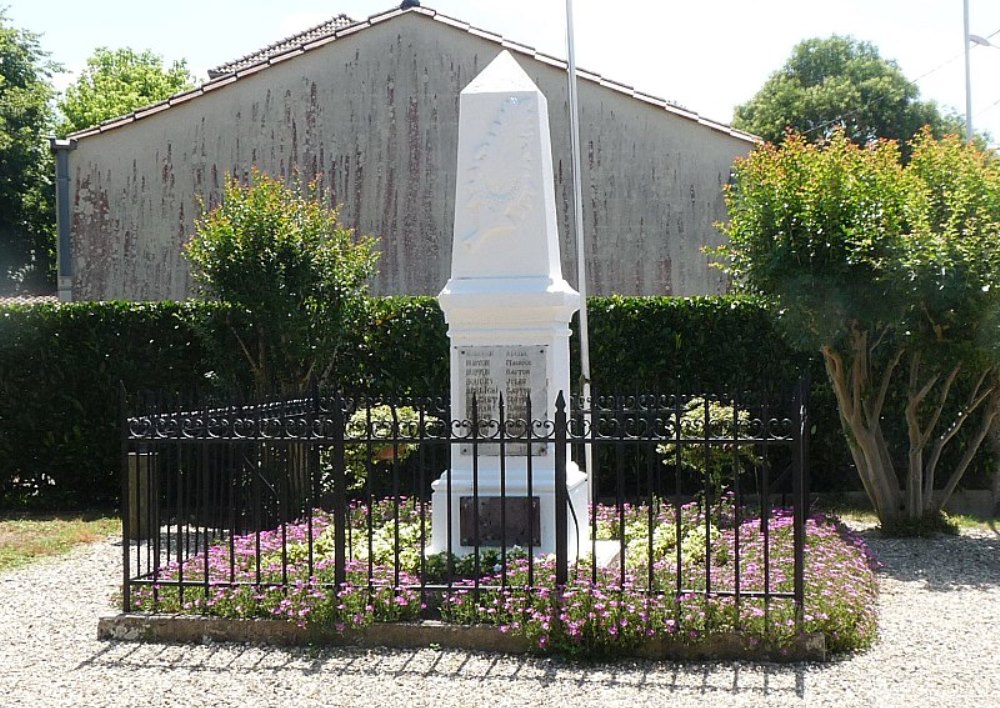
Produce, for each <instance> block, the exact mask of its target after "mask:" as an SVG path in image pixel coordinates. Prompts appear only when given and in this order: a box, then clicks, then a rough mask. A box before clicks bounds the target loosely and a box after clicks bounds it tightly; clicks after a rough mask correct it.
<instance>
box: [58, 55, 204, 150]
mask: <svg viewBox="0 0 1000 708" xmlns="http://www.w3.org/2000/svg"><path fill="white" fill-rule="evenodd" d="M191 85H192V78H191V74H189V73H188V70H187V65H186V63H185V62H184V61H175V62H174V63H173V64H171V66H170V68H164V66H163V59H162V58H161V57H160V56H158V55H156V54H153V53H152V52H150V51H148V50H147V51H143V52H136V51H134V50H132V49H129V48H127V47H126V48H124V49H116V50H114V51H112V50H110V49H108V48H106V47H98V48H97V49H95V50H94V53H93V54H92V55H91V56H90V57H89V58H88V59H87V66H86V68H84V69H83V71H81V72H80V76H79V77H78V78H77V79H76V81H74V82H73V83H72V84H70V85H69V86H68V87H67V88H66V93H65V95H64V96H63V97H62V98H61V99H60V101H59V106H58V107H59V112H60V113H61V114H62V121H61V122H60V124H59V127H58V133H59V135H61V136H65V135H67V134H69V133H72V132H74V131H77V130H83V129H85V128H90V127H92V126H95V125H98V124H99V123H101V122H103V121H106V120H110V119H111V118H117V117H118V116H123V115H125V114H127V113H131V112H132V111H134V110H135V109H137V108H142V107H143V106H148V105H149V104H151V103H156V102H157V101H162V100H163V99H165V98H169V97H170V96H172V95H174V94H176V93H180V92H181V91H184V90H186V89H188V88H191Z"/></svg>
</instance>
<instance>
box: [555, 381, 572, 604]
mask: <svg viewBox="0 0 1000 708" xmlns="http://www.w3.org/2000/svg"><path fill="white" fill-rule="evenodd" d="M555 439H556V450H555V487H556V490H555V504H556V509H555V524H556V585H557V586H559V587H562V586H564V585H566V582H567V580H568V578H569V548H568V543H567V541H568V537H567V531H568V529H567V528H566V524H567V522H568V519H567V514H566V505H567V504H568V503H569V494H568V492H567V489H566V399H565V397H564V396H563V392H562V391H560V392H559V396H558V397H557V398H556V419H555Z"/></svg>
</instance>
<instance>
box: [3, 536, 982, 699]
mask: <svg viewBox="0 0 1000 708" xmlns="http://www.w3.org/2000/svg"><path fill="white" fill-rule="evenodd" d="M865 533H866V534H867V535H868V539H869V543H870V544H871V546H872V547H873V548H874V549H875V551H876V553H877V554H878V555H879V557H880V559H881V560H882V562H883V563H884V568H883V570H882V572H881V584H882V595H881V601H880V604H881V623H880V627H881V638H880V641H879V643H878V644H877V645H876V646H875V647H874V648H873V649H872V650H871V651H869V652H867V653H865V654H862V655H859V656H855V657H851V658H847V659H843V660H840V661H835V662H831V663H827V664H799V665H790V666H779V665H770V664H748V663H741V662H719V663H707V664H676V663H671V662H658V663H654V662H638V661H622V662H620V663H615V664H599V665H581V664H572V663H568V662H564V661H560V660H555V659H546V658H535V657H528V658H525V657H506V656H495V655H489V654H480V653H470V652H459V651H440V650H433V649H421V650H408V651H404V650H374V651H372V650H360V649H321V650H310V649H275V648H262V647H252V646H244V645H238V644H236V645H234V644H211V645H199V646H179V645H147V644H136V643H127V642H99V641H97V640H96V639H95V637H96V631H97V619H98V617H100V616H102V615H107V614H112V613H113V612H114V608H113V606H112V601H111V595H112V593H113V592H114V588H115V584H116V582H117V581H118V580H119V576H118V573H120V570H118V568H120V565H119V563H118V560H119V556H120V551H121V548H120V545H117V544H116V543H115V542H114V541H105V542H101V543H97V544H94V545H91V546H86V547H83V548H80V549H77V550H76V551H74V552H73V553H72V554H71V555H69V556H66V557H63V558H60V559H53V560H46V561H42V562H39V563H37V564H34V565H31V566H29V567H27V568H23V569H20V570H17V571H13V572H7V573H3V574H0V612H2V613H3V614H4V617H3V621H2V622H0V706H33V707H34V706H45V707H47V706H140V705H141V706H195V705H197V706H209V705H211V706H253V707H256V706H355V707H358V706H434V707H435V708H443V707H444V706H452V705H454V706H480V705H489V706H494V707H499V706H521V705H530V706H549V705H551V706H565V705H571V706H574V708H577V707H579V706H591V705H592V706H630V707H635V706H646V705H648V706H661V705H670V706H716V705H717V706H727V707H728V706H838V707H848V706H879V707H882V706H886V707H888V706H907V707H912V706H934V707H935V708H945V707H947V706H961V707H962V708H976V707H979V706H1000V666H998V664H1000V537H997V536H995V535H993V534H990V533H978V534H975V533H968V532H967V533H966V535H964V536H962V537H958V538H939V539H934V540H898V539H882V538H879V537H878V536H877V535H876V534H875V533H874V532H870V531H869V532H865Z"/></svg>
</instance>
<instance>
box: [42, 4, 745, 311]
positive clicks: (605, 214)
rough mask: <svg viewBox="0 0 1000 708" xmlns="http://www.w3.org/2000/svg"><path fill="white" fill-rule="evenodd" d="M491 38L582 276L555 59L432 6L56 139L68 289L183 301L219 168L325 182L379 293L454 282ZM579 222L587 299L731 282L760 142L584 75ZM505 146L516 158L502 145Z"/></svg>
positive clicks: (567, 268)
mask: <svg viewBox="0 0 1000 708" xmlns="http://www.w3.org/2000/svg"><path fill="white" fill-rule="evenodd" d="M501 49H507V50H509V51H510V52H511V53H512V54H513V55H514V57H515V58H516V59H517V61H518V62H519V63H520V64H521V66H522V67H523V68H524V69H525V71H526V72H527V73H528V74H529V75H530V76H531V78H532V80H533V81H534V82H535V83H536V84H537V85H538V86H539V87H540V88H541V90H542V91H543V93H544V94H545V95H546V97H547V99H548V103H549V113H550V123H551V126H550V127H551V132H552V146H553V153H554V155H553V162H554V165H555V171H556V199H557V203H558V204H559V205H560V213H559V221H560V224H559V227H560V238H561V240H562V253H563V260H564V264H563V271H564V272H565V273H567V274H568V280H570V281H571V283H573V284H575V282H574V281H575V277H574V276H573V275H569V274H575V273H576V256H575V254H576V249H575V246H574V237H573V233H574V229H573V224H572V218H573V216H572V214H573V210H572V208H571V204H572V176H571V173H570V169H571V167H570V166H571V164H572V163H571V159H570V142H569V140H570V138H569V129H568V125H569V117H568V99H567V80H566V66H565V63H564V62H563V61H561V60H558V59H555V58H552V57H548V56H545V55H541V54H538V53H536V52H535V51H534V50H533V49H531V48H530V47H524V46H520V45H518V44H516V43H513V42H510V41H507V40H505V39H503V38H502V37H499V36H497V35H494V34H491V33H489V32H485V31H482V30H479V29H476V28H474V27H470V26H469V25H468V24H466V23H464V22H460V21H457V20H454V19H452V18H449V17H445V16H442V15H440V14H438V13H436V12H434V11H433V10H430V9H427V8H421V7H416V8H411V9H407V10H393V11H391V12H387V13H384V14H381V15H376V16H373V17H371V18H369V19H367V20H364V21H361V22H353V21H351V20H349V19H347V18H345V17H343V16H340V17H337V18H334V19H333V20H331V21H330V22H328V23H326V24H324V25H322V26H320V27H317V28H313V29H312V30H309V31H307V32H304V33H302V34H300V35H297V36H295V37H291V38H289V39H287V40H284V41H282V42H279V43H278V44H276V45H272V46H271V47H268V48H267V49H265V50H262V52H260V53H259V54H256V55H254V56H250V57H244V58H243V59H240V60H237V61H236V62H233V63H231V64H229V65H226V66H223V67H219V69H217V70H215V71H213V72H211V75H212V76H213V77H214V78H212V79H211V80H210V81H209V82H208V83H206V84H204V85H202V86H201V87H199V88H196V89H194V90H192V91H189V92H187V93H184V94H181V95H178V96H174V97H173V98H171V99H170V100H168V101H165V102H163V103H160V104H157V105H154V106H150V107H148V108H145V109H142V110H139V111H136V112H135V113H133V114H132V115H129V116H126V117H123V118H121V119H118V120H114V121H110V122H108V123H105V124H103V125H101V126H99V127H97V128H94V129H91V130H87V131H83V132H80V133H76V134H75V135H72V136H70V138H69V140H67V141H55V142H54V143H53V149H54V150H55V152H56V158H57V160H56V162H57V197H58V199H57V201H58V207H59V208H58V215H59V229H60V237H59V246H60V248H59V251H60V253H59V258H60V263H59V269H60V270H59V275H60V278H59V282H60V295H61V297H63V298H64V299H67V298H70V297H71V298H72V299H75V300H99V299H101V300H103V299H119V298H120V299H129V300H146V299H179V298H184V297H186V296H187V295H188V294H189V292H190V288H191V279H190V277H189V275H188V268H187V264H186V262H185V259H184V256H183V252H182V246H183V244H184V242H185V241H186V240H187V239H188V238H190V236H191V234H192V233H193V222H194V219H195V218H196V217H197V216H198V214H199V213H200V212H201V209H202V206H201V205H202V204H208V205H211V204H215V203H218V200H219V198H220V195H221V190H222V186H223V182H224V180H225V177H226V175H227V174H235V175H239V176H243V175H246V174H247V173H248V172H249V170H250V167H251V166H252V165H256V166H258V167H259V168H261V169H262V170H263V171H265V172H268V173H270V174H273V175H281V176H282V177H284V178H286V179H293V177H294V175H296V174H298V175H300V176H301V177H302V178H305V179H306V180H313V179H315V180H318V181H319V183H320V185H321V188H322V190H323V192H324V194H325V195H327V197H328V199H329V201H330V203H331V204H337V205H340V206H341V212H340V214H341V220H342V221H343V222H344V223H345V224H347V225H349V226H351V227H353V228H355V229H356V230H357V231H358V232H360V233H365V234H372V235H375V236H379V237H380V238H381V242H380V247H381V250H382V257H381V260H380V273H379V275H378V277H377V278H376V281H375V282H374V284H373V291H374V292H376V293H381V294H437V292H438V291H439V290H440V289H441V287H442V286H443V285H444V283H445V281H446V280H447V278H448V272H449V267H450V253H451V239H452V222H453V210H454V195H455V168H456V165H455V160H456V150H457V142H458V98H459V92H460V91H461V90H462V89H463V88H464V87H465V85H466V84H467V83H468V82H469V81H470V80H471V79H472V78H473V77H474V76H476V74H478V73H479V71H480V70H481V69H482V68H483V67H485V66H486V65H487V64H488V63H489V62H490V61H491V60H492V59H493V58H494V57H495V56H496V55H497V54H498V53H499V52H500V51H501ZM579 104H580V125H581V144H582V153H583V154H582V162H583V167H582V179H583V192H584V204H583V214H584V222H585V223H584V231H585V235H586V242H587V254H586V262H587V273H588V287H589V290H590V292H591V293H592V294H610V293H622V294H674V295H696V294H711V293H717V292H719V291H721V290H722V289H723V288H724V287H725V281H724V277H723V276H722V275H721V273H720V272H719V271H717V270H715V269H710V268H709V267H708V263H707V261H706V258H705V256H704V255H703V253H702V250H701V249H702V247H703V246H706V245H715V244H718V243H719V242H720V241H721V239H722V236H721V234H720V233H719V232H718V230H717V229H716V228H715V227H714V224H715V223H716V222H717V221H719V220H720V219H722V218H724V216H725V207H724V203H723V197H722V186H723V185H724V184H725V183H726V181H727V180H728V178H729V174H730V168H731V166H732V163H733V160H734V159H735V158H736V157H737V156H741V155H745V154H747V153H748V152H749V151H750V149H751V148H752V147H753V145H754V139H753V137H752V136H749V135H747V134H745V133H741V132H740V131H737V130H735V129H733V128H730V127H728V126H726V125H722V124H720V123H716V122H713V121H710V120H707V119H705V118H702V117H700V116H699V115H697V114H695V113H692V112H690V111H687V110H684V109H681V108H678V107H676V106H673V105H670V104H667V103H665V102H664V101H661V100H659V99H655V98H652V97H650V96H646V95H644V94H641V93H639V92H637V91H635V90H633V89H632V88H630V87H627V86H623V85H620V84H617V83H615V82H613V81H609V80H607V79H604V78H602V77H601V76H598V75H596V74H591V73H588V72H585V71H581V72H580V83H579ZM511 159H516V156H511Z"/></svg>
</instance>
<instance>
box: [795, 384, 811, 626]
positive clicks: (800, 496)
mask: <svg viewBox="0 0 1000 708" xmlns="http://www.w3.org/2000/svg"><path fill="white" fill-rule="evenodd" d="M794 402H795V414H796V419H795V424H796V426H797V429H796V430H795V440H794V443H793V454H794V469H793V470H792V498H793V501H792V506H793V515H794V544H795V570H794V588H793V589H794V593H795V626H796V629H797V630H799V631H801V630H802V623H803V620H804V614H805V545H806V513H807V511H808V503H807V502H808V500H807V498H806V494H807V491H806V489H807V487H806V475H807V474H808V471H807V467H808V465H809V447H808V442H809V378H808V376H803V377H802V378H801V379H799V383H798V385H797V386H796V389H795V398H794Z"/></svg>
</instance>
